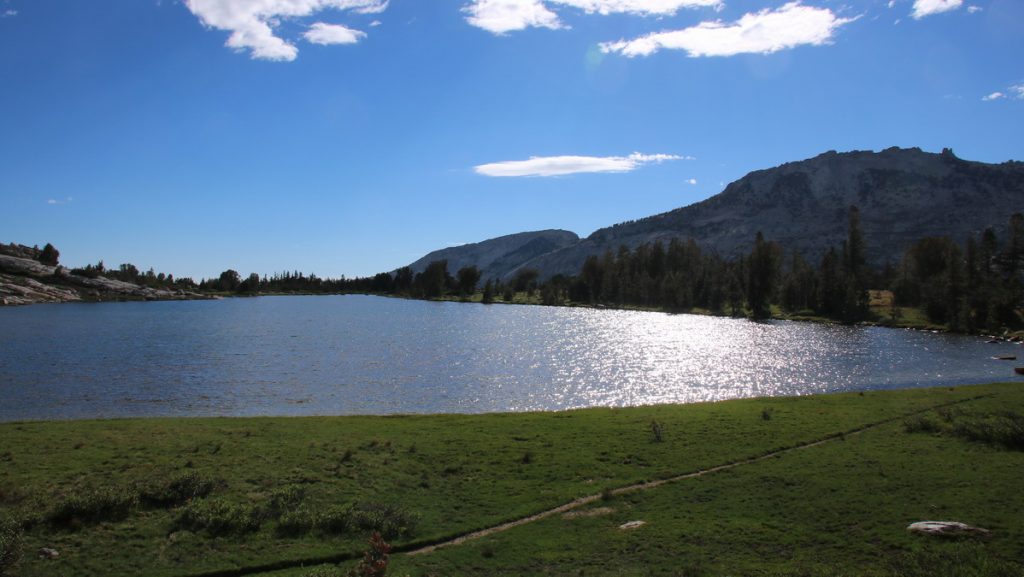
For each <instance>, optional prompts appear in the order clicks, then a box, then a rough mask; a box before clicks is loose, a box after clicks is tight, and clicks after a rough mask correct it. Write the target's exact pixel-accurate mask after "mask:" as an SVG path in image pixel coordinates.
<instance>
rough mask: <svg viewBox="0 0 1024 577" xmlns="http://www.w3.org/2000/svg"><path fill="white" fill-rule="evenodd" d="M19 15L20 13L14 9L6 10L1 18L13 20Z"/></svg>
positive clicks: (0, 13)
mask: <svg viewBox="0 0 1024 577" xmlns="http://www.w3.org/2000/svg"><path fill="white" fill-rule="evenodd" d="M17 15H18V11H17V10H14V9H7V10H4V11H3V12H0V18H12V17H14V16H17Z"/></svg>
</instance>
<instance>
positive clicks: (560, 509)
mask: <svg viewBox="0 0 1024 577" xmlns="http://www.w3.org/2000/svg"><path fill="white" fill-rule="evenodd" d="M987 396H989V395H979V396H976V397H970V398H968V399H961V400H959V401H952V402H949V403H943V404H941V405H936V406H934V407H929V408H927V409H922V410H920V411H913V412H911V413H906V414H904V415H900V416H898V417H892V418H889V419H885V420H882V421H876V422H874V423H868V424H866V425H862V426H860V427H856V428H854V429H850V430H848V431H843V432H840V433H833V434H831V435H828V436H826V437H823V438H821V439H818V440H815V441H807V442H803V443H799V444H797V445H793V446H792V447H786V448H784V449H778V450H775V451H771V452H769V453H765V454H763V455H759V456H757V457H750V458H748V459H743V460H742V461H734V462H732V463H724V464H722V465H717V466H714V467H709V468H707V469H700V470H698V471H692V472H690V473H683V474H681V475H676V476H674V477H667V478H664V479H658V480H656V481H648V482H646V483H637V484H635V485H627V486H625V487H619V488H618V489H612V491H611V494H612V495H622V494H625V493H632V492H635V491H646V490H648V489H653V488H655V487H660V486H661V485H665V484H668V483H675V482H677V481H683V480H685V479H694V478H696V477H702V476H704V475H709V474H711V473H717V472H718V471H725V470H727V469H733V468H736V467H742V466H744V465H750V464H753V463H757V462H759V461H764V460H765V459H772V458H775V457H778V456H780V455H785V454H786V453H791V452H793V451H802V450H804V449H809V448H811V447H817V446H818V445H822V444H824V443H828V442H831V441H835V440H837V439H842V438H844V437H846V436H847V435H856V434H858V433H863V432H864V431H868V430H870V429H874V428H877V427H881V426H883V425H887V424H889V423H893V422H895V421H899V420H901V419H906V418H907V417H912V416H914V415H920V414H922V413H927V412H928V411H934V410H936V409H941V408H944V407H949V406H953V405H958V404H960V403H966V402H970V401H975V400H978V399H981V398H984V397H987ZM600 499H601V495H588V496H586V497H580V498H579V499H576V500H573V501H569V502H568V503H565V504H562V505H559V506H557V507H554V508H552V509H547V510H545V511H541V512H539V513H534V514H533V515H530V516H529V517H523V518H522V519H516V520H515V521H509V522H507V523H502V524H500V525H495V526H493V527H488V528H486V529H480V530H478V531H473V532H472V533H466V534H464V535H460V536H458V537H455V538H453V539H450V540H448V541H443V542H441V543H435V544H433V545H427V546H426V547H420V548H419V549H412V550H410V551H407V552H406V554H407V555H424V554H427V553H431V552H433V551H436V550H437V549H441V548H443V547H453V546H456V545H461V544H463V543H465V542H467V541H472V540H474V539H480V538H481V537H486V536H488V535H493V534H495V533H500V532H502V531H508V530H509V529H512V528H514V527H519V526H521V525H526V524H528V523H533V522H535V521H540V520H541V519H545V518H547V517H550V516H552V515H559V514H562V513H566V512H568V511H571V510H573V509H577V508H579V507H582V506H584V505H589V504H591V503H594V502H596V501H598V500H600Z"/></svg>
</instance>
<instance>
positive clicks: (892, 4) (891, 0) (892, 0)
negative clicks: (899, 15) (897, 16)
mask: <svg viewBox="0 0 1024 577" xmlns="http://www.w3.org/2000/svg"><path fill="white" fill-rule="evenodd" d="M886 6H888V7H889V8H895V7H896V0H889V3H888V4H886Z"/></svg>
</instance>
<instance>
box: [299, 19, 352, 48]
mask: <svg viewBox="0 0 1024 577" xmlns="http://www.w3.org/2000/svg"><path fill="white" fill-rule="evenodd" d="M302 36H303V38H305V39H306V40H307V41H309V42H312V43H313V44H322V45H327V44H355V43H356V42H359V40H360V39H362V38H365V37H366V32H361V31H359V30H353V29H351V28H346V27H344V26H341V25H340V24H324V23H323V22H317V23H315V24H313V25H312V26H310V27H309V30H307V31H306V32H305V34H303V35H302Z"/></svg>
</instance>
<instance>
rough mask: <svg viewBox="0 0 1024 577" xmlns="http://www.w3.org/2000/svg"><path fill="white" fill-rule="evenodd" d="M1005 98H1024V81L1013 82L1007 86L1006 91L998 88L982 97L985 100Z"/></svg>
mask: <svg viewBox="0 0 1024 577" xmlns="http://www.w3.org/2000/svg"><path fill="white" fill-rule="evenodd" d="M1004 98H1012V99H1014V100H1024V83H1021V84H1013V85H1011V86H1009V87H1007V88H1006V91H1005V92H1004V91H1002V90H997V91H995V92H993V93H992V94H989V95H987V96H982V97H981V99H982V100H984V101H985V102H992V101H993V100H1002V99H1004Z"/></svg>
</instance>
